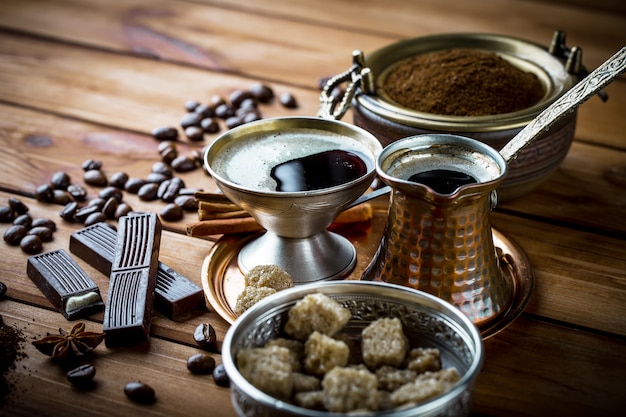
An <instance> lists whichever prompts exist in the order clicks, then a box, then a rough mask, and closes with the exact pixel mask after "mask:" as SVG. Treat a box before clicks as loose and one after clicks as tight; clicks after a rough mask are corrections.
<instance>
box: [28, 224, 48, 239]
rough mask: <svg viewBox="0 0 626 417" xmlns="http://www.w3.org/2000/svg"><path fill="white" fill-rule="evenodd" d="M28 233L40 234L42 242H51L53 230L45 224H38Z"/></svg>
mask: <svg viewBox="0 0 626 417" xmlns="http://www.w3.org/2000/svg"><path fill="white" fill-rule="evenodd" d="M28 234H29V235H35V236H39V238H40V239H41V241H42V242H50V241H51V240H52V234H53V231H52V229H49V228H47V227H45V226H37V227H33V228H31V229H30V230H29V231H28Z"/></svg>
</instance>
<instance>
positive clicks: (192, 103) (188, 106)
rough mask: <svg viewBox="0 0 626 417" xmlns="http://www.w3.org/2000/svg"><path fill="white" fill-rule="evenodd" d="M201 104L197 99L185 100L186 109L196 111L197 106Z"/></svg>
mask: <svg viewBox="0 0 626 417" xmlns="http://www.w3.org/2000/svg"><path fill="white" fill-rule="evenodd" d="M199 105H200V103H199V102H197V101H196V100H187V101H186V102H185V110H187V111H194V110H195V109H196V107H198V106H199Z"/></svg>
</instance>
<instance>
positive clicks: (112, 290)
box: [102, 213, 161, 347]
mask: <svg viewBox="0 0 626 417" xmlns="http://www.w3.org/2000/svg"><path fill="white" fill-rule="evenodd" d="M118 228H119V231H118V234H117V242H116V246H115V257H114V259H113V264H112V265H111V274H110V283H109V293H108V297H107V300H106V304H105V309H104V322H103V324H102V330H103V331H104V333H105V336H104V343H105V344H106V345H107V347H117V346H129V345H136V344H139V343H143V342H146V341H147V340H148V337H149V336H150V324H151V322H152V307H153V305H154V289H155V287H156V277H157V268H158V262H159V261H158V258H159V247H160V243H161V222H160V221H159V218H158V217H157V215H156V214H155V213H141V214H131V215H127V216H123V217H121V218H120V219H119V221H118Z"/></svg>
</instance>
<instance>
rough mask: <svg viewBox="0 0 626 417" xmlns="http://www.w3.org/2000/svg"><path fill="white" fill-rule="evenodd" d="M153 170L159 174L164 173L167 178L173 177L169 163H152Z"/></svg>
mask: <svg viewBox="0 0 626 417" xmlns="http://www.w3.org/2000/svg"><path fill="white" fill-rule="evenodd" d="M151 172H154V173H157V174H163V175H165V176H166V177H167V178H172V168H170V166H169V165H168V164H166V163H164V162H161V161H159V162H155V163H154V164H152V170H151Z"/></svg>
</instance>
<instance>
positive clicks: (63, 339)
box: [33, 322, 104, 361]
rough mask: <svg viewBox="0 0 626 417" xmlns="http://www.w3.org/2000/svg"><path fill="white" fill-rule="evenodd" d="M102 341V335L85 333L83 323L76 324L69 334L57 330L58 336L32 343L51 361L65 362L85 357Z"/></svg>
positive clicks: (47, 337)
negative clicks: (50, 358)
mask: <svg viewBox="0 0 626 417" xmlns="http://www.w3.org/2000/svg"><path fill="white" fill-rule="evenodd" d="M102 340H104V333H96V332H86V331H85V323H82V322H81V323H76V324H75V325H74V326H73V327H72V330H70V331H69V333H68V332H67V331H66V330H63V329H61V328H59V334H58V335H54V334H53V335H51V334H48V336H46V337H44V338H43V339H41V340H37V341H34V342H33V345H34V346H35V347H36V348H37V350H39V351H40V352H41V353H43V354H46V355H48V356H50V357H52V359H55V360H58V361H65V360H67V359H70V358H74V357H77V356H82V355H85V354H87V353H89V352H91V351H92V350H93V349H94V348H95V347H96V346H98V345H99V344H100V342H102Z"/></svg>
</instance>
